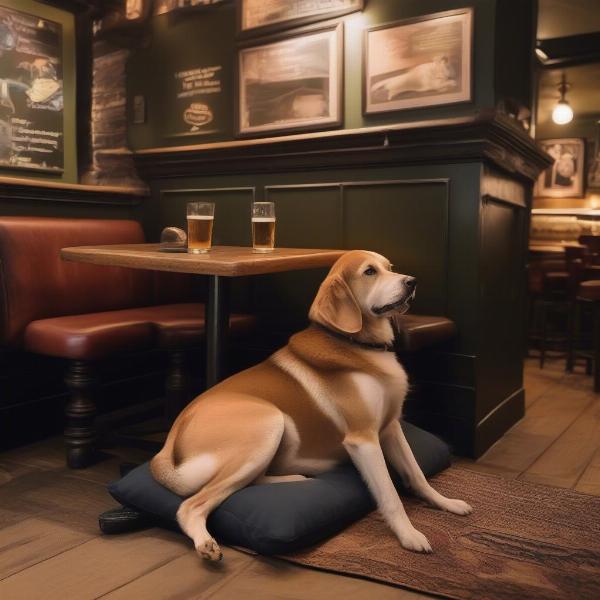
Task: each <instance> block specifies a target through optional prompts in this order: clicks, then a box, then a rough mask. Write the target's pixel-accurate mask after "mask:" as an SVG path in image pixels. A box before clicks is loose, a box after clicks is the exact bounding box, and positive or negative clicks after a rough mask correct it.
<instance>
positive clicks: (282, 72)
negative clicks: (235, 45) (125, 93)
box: [236, 23, 343, 136]
mask: <svg viewBox="0 0 600 600" xmlns="http://www.w3.org/2000/svg"><path fill="white" fill-rule="evenodd" d="M342 61H343V24H342V23H338V24H336V25H334V26H331V27H326V28H321V29H312V30H310V31H304V32H301V33H296V34H292V35H290V34H288V35H287V36H285V37H284V36H279V38H278V39H277V41H273V42H271V43H262V44H260V45H254V46H250V47H245V48H242V49H240V50H239V53H238V74H237V94H236V99H237V106H236V122H237V133H238V135H242V136H244V135H246V136H248V135H257V134H259V135H260V134H265V133H269V132H273V131H288V132H289V131H302V130H308V129H323V128H328V127H336V126H339V125H341V120H342V77H343V64H342Z"/></svg>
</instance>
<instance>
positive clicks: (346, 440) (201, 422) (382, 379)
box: [151, 250, 472, 561]
mask: <svg viewBox="0 0 600 600" xmlns="http://www.w3.org/2000/svg"><path fill="white" fill-rule="evenodd" d="M415 291H416V280H415V278H414V277H410V276H407V275H400V274H397V273H394V272H393V271H392V270H391V265H390V262H389V260H387V259H386V258H385V257H383V256H381V255H380V254H376V253H374V252H367V251H362V250H353V251H350V252H347V253H345V254H344V255H342V257H340V258H339V259H338V261H337V262H336V263H335V264H334V265H333V267H332V268H331V271H330V272H329V274H328V275H327V277H326V278H325V280H324V281H323V283H322V284H321V286H320V288H319V291H318V293H317V295H316V297H315V300H314V302H313V304H312V306H311V308H310V312H309V319H310V321H311V324H310V326H309V327H308V328H307V329H305V330H304V331H301V332H300V333H297V334H295V335H293V336H292V337H291V338H290V341H289V343H288V345H287V346H285V347H284V348H282V349H281V350H279V351H277V352H275V354H273V355H272V356H270V357H269V358H268V359H267V360H265V361H264V362H262V363H260V364H258V365H256V366H254V367H251V368H250V369H247V370H245V371H241V372H240V373H237V374H236V375H233V376H232V377H230V378H229V379H226V380H224V381H222V382H221V383H219V384H217V385H215V386H214V387H212V388H210V389H209V390H207V391H206V392H204V393H203V394H201V395H200V396H198V397H197V398H196V399H195V400H193V401H192V402H191V403H190V404H189V405H188V406H187V407H186V408H185V409H184V410H183V412H182V413H181V414H180V415H179V416H178V418H177V419H176V421H175V423H174V424H173V427H172V428H171V431H170V432H169V435H168V437H167V439H166V441H165V445H164V447H163V448H162V449H161V451H160V452H159V453H158V454H157V455H156V456H155V457H154V459H153V460H152V462H151V471H152V474H153V476H154V478H155V479H156V480H157V481H158V482H160V483H161V484H162V485H164V486H165V487H167V488H169V489H170V490H172V491H173V492H175V493H176V494H179V495H181V496H188V498H187V499H186V500H184V501H183V502H182V503H181V506H180V508H179V510H178V512H177V521H178V523H179V525H180V526H181V529H182V530H183V531H184V532H185V533H186V534H187V535H188V536H189V537H190V538H192V540H193V541H194V545H195V547H196V550H197V551H198V553H199V554H200V555H201V556H202V557H203V558H206V559H208V560H211V561H217V560H220V559H221V558H222V553H221V550H220V549H219V546H218V545H217V542H216V541H215V540H214V539H213V538H212V536H211V535H210V533H209V532H208V530H207V529H206V519H207V517H208V515H209V514H210V512H211V511H212V510H214V509H215V508H216V507H217V506H218V505H219V504H220V503H221V502H223V500H225V499H226V498H227V497H228V496H230V495H231V494H233V493H234V492H235V491H237V490H239V489H241V488H243V487H245V486H247V485H250V484H253V483H254V484H257V483H277V482H282V481H302V480H305V479H306V478H307V476H311V475H316V474H318V473H322V472H324V471H327V470H329V469H331V468H332V467H334V466H335V465H337V464H339V463H341V462H344V461H347V460H348V459H350V460H351V461H352V462H353V463H354V465H355V466H356V468H357V469H358V471H359V472H360V474H361V476H362V477H363V479H364V481H365V482H366V484H367V485H368V487H369V490H370V492H371V493H372V495H373V496H374V498H375V500H376V502H377V506H378V509H379V511H380V512H381V514H382V515H383V517H384V518H385V520H386V521H387V523H388V524H389V526H390V528H391V529H392V531H393V532H394V533H395V535H396V536H397V537H398V539H399V541H400V543H401V544H402V546H403V547H404V548H406V549H407V550H412V551H416V552H431V545H430V544H429V541H428V540H427V538H426V537H425V536H424V535H423V534H422V533H421V532H419V531H417V529H415V528H414V527H413V525H412V524H411V522H410V520H409V518H408V516H407V514H406V511H405V510H404V507H403V505H402V502H401V500H400V497H399V496H398V493H397V491H396V489H395V487H394V485H393V483H392V480H391V478H390V475H389V472H388V469H387V466H386V462H385V460H386V458H387V459H388V461H389V462H390V463H391V465H392V466H393V467H394V468H395V469H396V470H397V471H398V473H399V474H400V475H401V477H402V479H403V481H404V483H405V484H406V485H407V487H410V489H411V490H412V491H413V492H414V493H415V494H416V495H418V496H419V497H421V498H423V499H424V500H425V501H426V502H428V503H429V504H431V505H432V506H434V507H436V508H439V509H442V510H446V511H449V512H452V513H455V514H459V515H466V514H469V513H470V512H471V511H472V509H471V507H470V506H469V505H468V504H467V503H466V502H463V501H462V500H453V499H449V498H445V497H444V496H442V495H441V494H439V493H438V492H437V491H435V490H434V489H433V488H432V487H431V485H429V483H428V482H427V480H426V479H425V476H424V475H423V472H422V471H421V469H420V468H419V465H418V464H417V462H416V460H415V458H414V456H413V453H412V451H411V449H410V447H409V445H408V443H407V441H406V438H405V437H404V433H403V432H402V428H401V427H400V422H399V418H400V415H401V413H402V404H403V402H404V398H405V396H406V392H407V389H408V380H407V376H406V373H405V371H404V369H403V368H402V366H401V364H400V363H399V362H398V360H397V359H396V355H395V353H394V352H393V351H387V350H392V349H393V345H392V342H393V337H394V332H393V328H392V324H391V318H392V317H393V316H394V315H395V314H399V313H404V312H406V311H407V310H408V309H409V306H410V302H411V300H412V299H413V298H414V296H415Z"/></svg>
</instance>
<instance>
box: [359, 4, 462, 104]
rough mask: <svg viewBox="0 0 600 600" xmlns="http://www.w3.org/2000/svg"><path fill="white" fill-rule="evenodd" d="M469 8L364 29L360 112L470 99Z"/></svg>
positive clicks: (451, 102) (452, 102) (450, 102)
mask: <svg viewBox="0 0 600 600" xmlns="http://www.w3.org/2000/svg"><path fill="white" fill-rule="evenodd" d="M472 55H473V9H471V8H464V9H460V10H453V11H448V12H442V13H435V14H432V15H427V16H424V17H418V18H415V19H408V20H406V21H398V22H395V23H386V24H384V25H378V26H376V27H371V28H370V29H367V30H366V31H365V35H364V42H363V63H364V64H363V111H364V113H365V114H373V113H380V112H388V111H395V110H404V109H408V108H422V107H424V106H434V105H440V104H454V103H456V102H469V101H470V100H471V97H472V87H473V86H472V62H473V59H472Z"/></svg>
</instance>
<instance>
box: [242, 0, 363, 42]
mask: <svg viewBox="0 0 600 600" xmlns="http://www.w3.org/2000/svg"><path fill="white" fill-rule="evenodd" d="M262 1H263V0H238V2H237V10H236V14H237V17H236V18H237V35H238V37H239V38H247V37H251V36H263V35H270V34H272V33H275V32H278V31H284V30H286V29H291V28H293V27H299V26H304V25H309V24H311V23H317V22H319V21H326V20H329V19H334V18H337V17H341V16H344V15H348V14H351V13H354V12H359V11H362V10H363V9H364V7H365V2H366V0H340V1H341V2H347V3H348V6H346V7H342V8H340V9H333V10H324V11H321V12H317V13H312V14H310V13H307V14H303V15H301V16H298V17H294V16H291V17H289V18H283V19H276V20H274V21H271V22H269V23H265V24H263V25H258V26H253V27H244V10H245V7H246V4H247V3H248V2H257V3H259V4H260V3H261V2H262ZM281 1H282V3H283V2H286V0H281ZM288 4H290V5H291V4H292V3H291V2H288Z"/></svg>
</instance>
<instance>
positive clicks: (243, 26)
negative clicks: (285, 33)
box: [238, 0, 365, 35]
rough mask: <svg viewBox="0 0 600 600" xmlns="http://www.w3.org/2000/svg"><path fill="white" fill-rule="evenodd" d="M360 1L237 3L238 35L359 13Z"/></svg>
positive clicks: (263, 0)
mask: <svg viewBox="0 0 600 600" xmlns="http://www.w3.org/2000/svg"><path fill="white" fill-rule="evenodd" d="M364 4H365V2H364V0H240V1H239V2H238V31H239V33H240V34H241V35H250V34H254V33H269V32H272V31H276V30H279V29H286V28H288V27H294V26H296V25H305V24H308V23H313V22H315V21H320V20H323V19H330V18H333V17H339V16H341V15H345V14H348V13H351V12H355V11H358V10H362V9H363V7H364Z"/></svg>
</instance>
